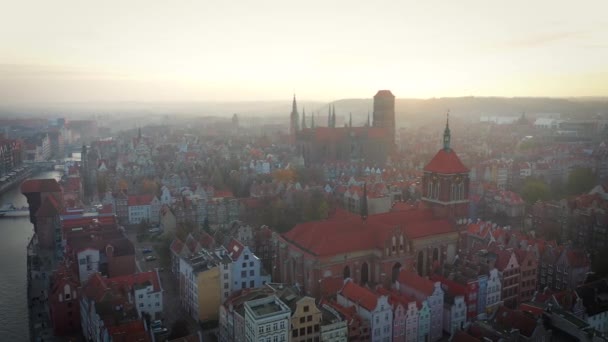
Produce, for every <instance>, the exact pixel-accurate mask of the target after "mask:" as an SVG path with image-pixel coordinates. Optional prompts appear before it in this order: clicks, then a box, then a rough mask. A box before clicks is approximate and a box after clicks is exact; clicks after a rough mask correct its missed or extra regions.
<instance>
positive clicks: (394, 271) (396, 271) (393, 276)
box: [391, 262, 401, 284]
mask: <svg viewBox="0 0 608 342" xmlns="http://www.w3.org/2000/svg"><path fill="white" fill-rule="evenodd" d="M400 271H401V264H400V263H398V262H396V263H395V264H394V265H393V269H392V272H391V282H392V283H393V284H394V283H395V282H396V281H397V280H398V279H399V272H400Z"/></svg>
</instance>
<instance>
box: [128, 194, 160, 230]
mask: <svg viewBox="0 0 608 342" xmlns="http://www.w3.org/2000/svg"><path fill="white" fill-rule="evenodd" d="M127 205H128V212H129V224H139V223H140V222H141V221H146V222H150V223H158V222H159V221H160V207H161V203H160V201H159V200H158V198H157V197H156V196H153V195H141V196H129V200H128V203H127Z"/></svg>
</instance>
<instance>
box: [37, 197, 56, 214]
mask: <svg viewBox="0 0 608 342" xmlns="http://www.w3.org/2000/svg"><path fill="white" fill-rule="evenodd" d="M58 209H59V203H57V200H56V199H55V197H54V196H46V198H45V199H44V202H42V205H41V206H40V208H38V211H37V212H36V217H51V216H55V215H57V214H58V213H59V211H58Z"/></svg>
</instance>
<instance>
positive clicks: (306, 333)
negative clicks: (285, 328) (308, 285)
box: [289, 297, 322, 342]
mask: <svg viewBox="0 0 608 342" xmlns="http://www.w3.org/2000/svg"><path fill="white" fill-rule="evenodd" d="M321 321H322V314H321V310H319V309H318V308H317V305H316V304H315V299H314V298H312V297H302V298H301V299H300V300H298V301H297V302H296V307H295V309H294V310H293V313H292V315H291V336H290V339H289V340H290V341H291V342H306V341H309V340H311V341H313V342H314V341H317V342H318V341H319V340H320V336H321Z"/></svg>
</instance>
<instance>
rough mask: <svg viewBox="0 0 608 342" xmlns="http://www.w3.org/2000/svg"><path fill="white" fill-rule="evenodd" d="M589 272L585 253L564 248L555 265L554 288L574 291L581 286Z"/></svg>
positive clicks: (589, 268)
mask: <svg viewBox="0 0 608 342" xmlns="http://www.w3.org/2000/svg"><path fill="white" fill-rule="evenodd" d="M590 270H591V262H590V261H589V257H588V256H587V252H586V251H585V250H581V249H574V248H572V247H570V246H565V247H564V248H563V249H562V253H561V255H560V256H559V258H558V259H557V262H556V264H555V288H556V289H557V290H560V289H574V288H576V287H577V286H579V285H582V284H583V282H584V281H585V279H586V277H587V273H588V272H589V271H590Z"/></svg>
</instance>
